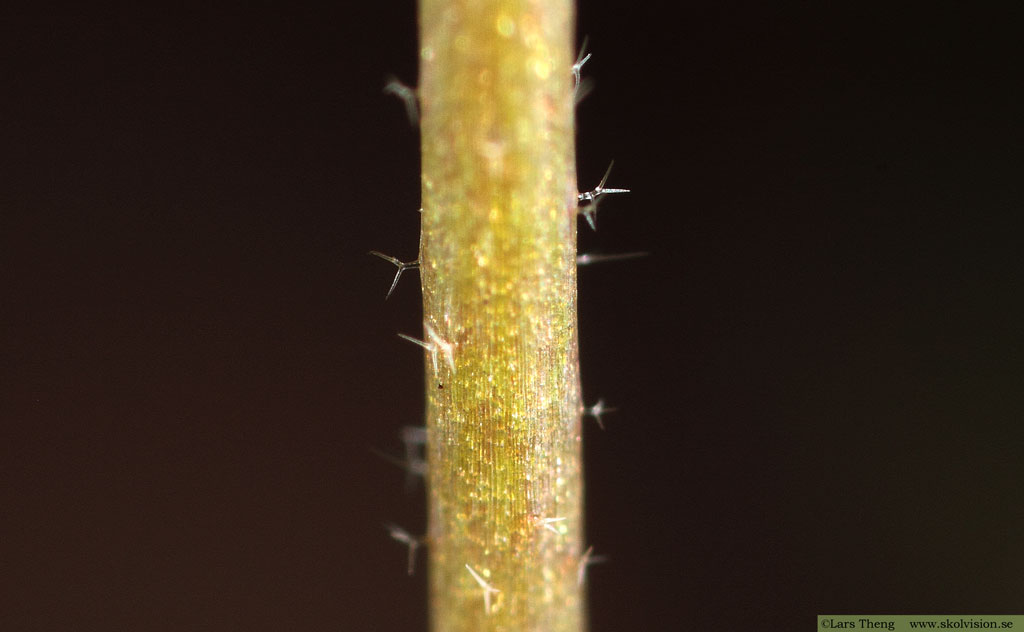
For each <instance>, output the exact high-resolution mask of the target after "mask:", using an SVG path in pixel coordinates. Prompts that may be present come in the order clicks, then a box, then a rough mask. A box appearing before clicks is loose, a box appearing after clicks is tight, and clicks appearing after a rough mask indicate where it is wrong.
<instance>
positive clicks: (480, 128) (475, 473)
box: [419, 0, 586, 632]
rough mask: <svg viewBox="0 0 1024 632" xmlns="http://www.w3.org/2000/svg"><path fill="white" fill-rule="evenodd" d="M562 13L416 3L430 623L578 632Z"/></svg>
mask: <svg viewBox="0 0 1024 632" xmlns="http://www.w3.org/2000/svg"><path fill="white" fill-rule="evenodd" d="M572 22H573V6H572V3H571V1H570V0H533V1H525V0H421V1H420V28H421V48H420V57H421V59H420V63H421V70H420V81H419V97H420V107H421V113H422V115H421V123H420V125H421V132H422V152H423V179H422V195H423V215H422V234H421V243H420V262H421V269H420V271H421V278H422V284H423V305H424V323H425V324H424V329H425V335H424V339H425V341H426V343H427V344H428V345H430V346H431V347H432V351H431V352H430V353H428V357H427V360H426V367H427V380H426V382H427V430H428V462H429V476H428V479H429V480H428V484H429V518H428V522H429V525H428V534H427V541H428V544H429V549H430V584H431V588H430V590H431V620H432V627H433V629H434V630H435V632H469V631H474V632H476V631H480V630H505V631H507V632H519V631H525V630H544V631H546V632H561V631H567V632H568V631H572V632H580V631H581V630H583V629H584V628H585V619H586V617H585V610H584V606H585V603H584V602H585V599H584V594H583V590H582V587H581V585H580V583H581V582H580V581H579V579H578V578H579V566H580V564H581V563H583V561H582V558H581V554H582V549H583V522H582V506H583V505H582V502H583V497H582V492H583V486H582V465H581V453H580V448H581V432H580V412H581V402H580V388H579V360H578V352H577V328H576V259H575V257H576V204H577V187H576V174H575V155H574V133H573V98H572V79H571V74H570V72H569V70H570V67H571V65H572V33H573V29H572ZM485 586H486V587H487V588H485Z"/></svg>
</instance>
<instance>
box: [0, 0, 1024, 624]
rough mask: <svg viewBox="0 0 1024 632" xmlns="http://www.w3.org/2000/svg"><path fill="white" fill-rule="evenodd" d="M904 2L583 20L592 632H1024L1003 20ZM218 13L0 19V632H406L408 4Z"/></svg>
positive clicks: (1016, 307) (417, 401) (418, 504)
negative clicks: (965, 623) (592, 417)
mask: <svg viewBox="0 0 1024 632" xmlns="http://www.w3.org/2000/svg"><path fill="white" fill-rule="evenodd" d="M892 4H893V3H886V4H884V5H883V4H881V3H879V4H878V5H874V7H873V8H872V7H871V6H869V5H863V4H860V3H858V5H857V6H856V7H848V8H845V9H835V8H820V7H808V6H801V7H799V8H798V7H797V6H796V5H793V4H785V3H784V4H783V6H773V7H760V8H756V7H752V6H746V5H743V4H740V3H735V2H726V3H721V2H708V3H684V4H682V5H680V6H679V7H678V10H679V13H678V14H676V15H670V14H667V13H666V11H668V9H667V8H666V7H665V6H663V5H661V4H660V3H645V2H632V3H599V2H583V3H582V6H581V7H580V11H579V19H580V29H579V30H580V33H581V35H582V34H588V35H589V36H590V50H591V51H593V53H594V57H593V59H592V60H591V61H590V62H589V63H588V64H587V65H586V67H585V75H586V76H588V77H590V78H592V79H593V80H594V81H595V85H596V90H595V91H594V92H593V93H592V94H591V95H590V96H589V97H588V98H587V99H586V100H585V101H584V102H583V104H582V105H581V106H580V108H579V143H578V147H579V171H580V182H581V185H583V186H585V187H588V188H589V187H590V186H593V184H594V183H596V181H597V180H598V179H599V178H600V177H601V175H602V173H603V172H604V169H605V167H606V165H607V164H608V161H609V160H611V159H612V158H614V159H615V160H616V168H615V171H614V172H613V174H612V178H611V181H610V182H609V185H614V186H628V187H630V188H632V189H633V191H634V192H633V193H632V194H631V195H629V196H620V197H618V198H615V199H614V200H612V199H609V200H608V201H607V202H606V203H605V204H604V205H603V206H602V209H601V213H600V215H599V222H598V227H599V232H597V233H596V234H595V233H591V232H590V230H589V228H586V227H585V226H584V225H583V224H582V223H581V230H580V241H581V249H582V250H583V251H585V252H604V253H612V252H629V251H637V250H643V251H648V252H650V253H651V255H650V256H649V257H648V258H646V259H643V260H635V261H628V262H621V263H615V264H612V263H608V264H603V265H601V266H594V267H591V268H587V269H584V270H582V271H581V275H580V287H579V293H580V323H581V324H580V331H581V334H580V335H581V345H582V368H583V376H584V377H583V383H584V390H585V397H586V400H587V401H588V402H589V403H592V402H593V401H594V400H596V399H597V398H598V397H603V398H604V399H605V400H606V401H607V403H608V404H609V405H613V406H617V407H618V408H619V412H618V413H616V414H614V415H611V416H608V417H607V418H606V420H605V422H606V425H607V430H606V431H605V432H601V431H600V430H598V429H597V428H596V426H594V425H592V424H591V425H588V426H587V428H586V430H585V436H586V448H585V449H586V456H587V486H588V496H587V502H588V509H587V513H588V515H587V529H588V540H589V542H591V543H592V544H594V546H595V549H596V552H597V553H601V554H605V555H607V556H609V558H610V559H609V561H608V562H607V563H606V564H604V565H601V566H595V567H593V568H592V571H591V580H592V581H591V593H590V594H591V600H592V613H593V630H594V632H602V631H612V630H615V631H621V630H668V629H677V628H681V627H683V626H684V625H685V626H687V627H689V626H691V625H692V626H694V627H695V628H697V629H707V630H735V629H752V628H753V627H754V626H764V625H766V624H770V625H772V626H777V627H778V629H792V630H798V629H807V630H809V629H812V626H814V615H816V614H818V613H826V612H827V613H843V612H845V613H887V612H888V613H1022V612H1024V574H1022V572H1021V571H1022V568H1024V540H1022V537H1021V531H1022V528H1024V504H1022V501H1024V497H1022V494H1021V491H1020V489H1021V482H1022V475H1024V467H1022V464H1021V453H1022V445H1024V442H1022V439H1024V433H1022V429H1021V411H1022V404H1024V395H1022V393H1024V365H1022V357H1024V356H1022V351H1024V349H1022V336H1021V326H1022V325H1021V323H1022V318H1024V310H1022V309H1021V299H1020V297H1021V293H1022V291H1024V287H1022V283H1021V271H1022V270H1021V264H1020V244H1021V233H1020V231H1019V227H1018V222H1019V220H1018V216H1019V215H1020V213H1021V209H1022V203H1024V191H1022V184H1021V183H1022V178H1021V176H1022V173H1024V152H1022V141H1024V127H1022V125H1021V107H1020V100H1019V99H1018V96H1019V93H1020V92H1021V90H1020V83H1021V67H1020V61H1019V60H1020V59H1021V58H1022V57H1024V56H1022V55H1021V53H1022V51H1021V50H1020V48H1021V47H1020V46H1019V44H1018V40H1019V37H1020V35H1019V32H1020V27H1021V26H1022V21H1021V19H1020V16H1019V15H1016V14H1010V13H1007V12H994V11H993V10H992V9H991V7H992V6H995V5H997V4H999V3H991V4H990V5H989V8H981V7H977V8H968V9H958V10H956V11H953V10H949V11H944V10H940V9H936V8H932V9H929V10H928V11H927V12H918V11H915V10H911V9H910V8H899V7H896V6H892ZM219 6H220V8H214V9H210V8H202V9H200V8H183V7H181V6H173V7H171V6H166V7H162V8H154V7H152V6H148V5H147V6H145V7H142V8H140V7H138V6H130V5H124V6H120V7H115V6H104V7H101V6H100V5H93V6H91V7H89V8H83V7H79V8H68V7H62V8H60V9H56V8H50V9H39V8H37V9H33V10H31V11H28V10H25V11H22V10H19V9H12V8H7V9H3V10H0V13H3V15H2V16H0V17H2V20H0V55H2V58H0V72H2V75H0V135H2V137H0V231H2V232H0V239H2V244H0V246H2V248H0V275H2V276H0V281H2V286H0V288H2V302H0V317H2V329H0V344H2V347H0V354H2V356H0V357H2V361H0V371H2V375H0V378H2V382H0V584H2V585H3V586H2V588H0V628H2V629H5V630H70V629H76V630H247V631H248V630H403V631H404V630H425V629H426V626H425V618H426V602H425V582H424V577H423V574H422V573H420V574H418V575H417V576H416V577H413V578H411V579H410V578H407V577H406V576H405V575H404V559H405V558H404V556H405V552H404V550H403V549H402V548H401V546H400V545H399V544H397V543H395V542H392V541H390V540H389V539H388V537H387V534H386V532H385V531H384V529H383V528H382V527H381V523H382V522H383V521H394V522H397V523H399V524H401V525H403V526H406V527H407V528H408V529H410V530H411V531H418V530H420V529H422V527H423V521H424V507H423V500H422V493H421V490H417V492H415V493H412V494H406V493H404V492H403V473H402V472H401V470H400V469H398V468H396V467H394V466H393V465H391V464H389V463H387V462H385V461H383V460H381V459H379V458H377V457H376V456H375V455H374V454H373V453H372V452H371V451H370V448H377V449H380V450H383V451H387V452H392V453H395V454H397V453H399V452H400V449H401V448H400V445H399V443H398V440H397V437H396V432H397V431H398V429H399V428H400V427H401V426H402V425H406V424H417V423H419V420H420V419H421V418H422V409H423V404H422V382H421V380H422V361H421V357H422V356H421V354H420V353H419V352H417V350H416V349H415V348H414V347H412V346H411V345H408V344H406V343H404V342H402V341H401V340H399V339H398V338H397V337H396V336H395V333H396V332H399V331H404V332H412V333H414V332H416V331H418V328H419V321H420V310H419V307H418V301H419V294H418V291H417V278H416V276H415V275H414V274H410V275H409V276H408V277H407V278H406V279H405V280H403V282H402V283H401V284H400V285H399V287H398V289H397V291H396V293H395V295H394V296H393V297H392V298H391V300H390V301H388V302H386V303H385V302H384V300H383V299H384V294H385V292H386V290H387V287H388V285H389V284H390V281H391V277H392V274H393V269H392V268H391V267H390V266H389V265H388V264H386V263H384V262H382V261H379V260H376V259H373V258H371V257H367V256H366V252H367V251H368V250H370V249H380V250H384V251H386V252H389V253H393V254H395V255H396V256H398V257H400V258H403V259H412V258H414V257H415V255H416V245H417V230H418V216H417V213H416V209H417V208H419V174H418V169H419V167H418V137H417V134H416V132H415V131H414V130H412V129H411V128H410V127H409V125H408V123H407V122H406V120H405V118H404V113H403V110H402V106H401V104H400V103H399V102H398V101H396V100H394V99H391V98H389V97H386V96H385V95H383V94H382V87H383V84H384V80H385V77H386V75H387V74H388V73H394V74H396V75H397V76H398V77H400V78H401V79H403V80H406V81H407V82H414V81H415V76H416V41H415V37H416V35H415V20H414V11H415V7H414V5H413V3H412V2H377V3H367V4H366V6H361V5H356V4H350V3H335V5H334V6H332V7H329V8H324V7H315V8H310V7H296V6H293V5H292V4H290V3H272V2H253V3H245V4H234V5H219ZM566 77H567V81H568V80H569V79H568V69H567V73H566ZM421 562H422V559H421Z"/></svg>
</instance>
